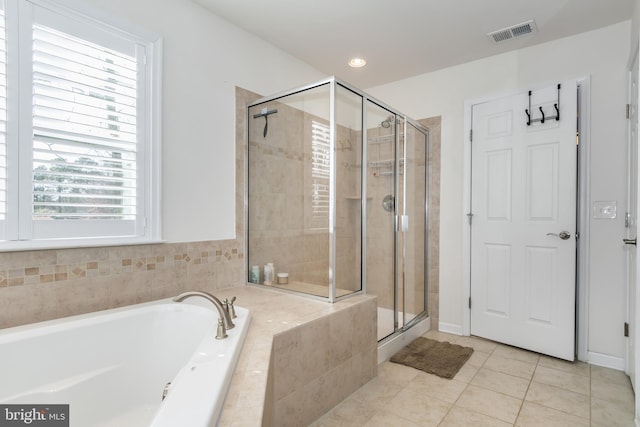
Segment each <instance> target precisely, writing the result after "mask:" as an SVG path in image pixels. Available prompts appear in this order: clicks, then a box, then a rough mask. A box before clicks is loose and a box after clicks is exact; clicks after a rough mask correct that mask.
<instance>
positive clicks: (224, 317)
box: [173, 291, 235, 340]
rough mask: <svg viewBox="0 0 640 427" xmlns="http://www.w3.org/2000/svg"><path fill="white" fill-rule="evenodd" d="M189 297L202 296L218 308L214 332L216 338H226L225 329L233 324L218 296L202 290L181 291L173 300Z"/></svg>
mask: <svg viewBox="0 0 640 427" xmlns="http://www.w3.org/2000/svg"><path fill="white" fill-rule="evenodd" d="M189 297H201V298H204V299H206V300H207V301H209V302H211V303H212V304H213V305H214V306H215V307H216V309H217V310H218V315H219V316H220V317H219V319H218V332H217V334H216V339H219V340H221V339H223V338H226V336H227V329H232V328H233V327H234V326H235V325H234V324H233V321H232V320H231V316H230V315H229V312H228V311H227V310H225V308H224V306H223V305H222V302H220V300H219V299H218V298H216V297H215V296H213V295H211V294H210V293H208V292H202V291H189V292H185V293H182V294H180V295H178V296H177V297H174V298H173V301H175V302H182V301H184V300H185V299H187V298H189Z"/></svg>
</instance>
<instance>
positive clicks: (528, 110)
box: [524, 83, 560, 126]
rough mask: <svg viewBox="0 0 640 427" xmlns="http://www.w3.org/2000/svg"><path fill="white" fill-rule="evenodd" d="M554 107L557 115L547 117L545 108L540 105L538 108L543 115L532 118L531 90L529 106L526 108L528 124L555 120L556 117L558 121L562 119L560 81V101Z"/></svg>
mask: <svg viewBox="0 0 640 427" xmlns="http://www.w3.org/2000/svg"><path fill="white" fill-rule="evenodd" d="M553 108H554V109H555V110H556V115H555V116H553V117H546V116H545V115H544V110H543V109H542V106H539V107H538V109H539V110H540V114H541V116H542V117H540V118H539V119H533V120H531V113H530V111H531V91H529V108H527V109H525V110H524V113H525V114H526V115H527V126H531V123H536V122H540V123H544V122H545V121H546V120H547V119H550V120H553V119H555V120H556V121H557V122H558V121H560V83H558V102H557V103H555V104H553Z"/></svg>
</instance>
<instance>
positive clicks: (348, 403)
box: [318, 397, 375, 427]
mask: <svg viewBox="0 0 640 427" xmlns="http://www.w3.org/2000/svg"><path fill="white" fill-rule="evenodd" d="M374 410H375V408H373V407H372V406H371V405H370V404H369V403H368V402H364V401H362V400H360V399H356V398H354V397H349V398H347V399H346V400H344V401H343V402H342V403H340V404H339V405H337V406H336V407H335V408H333V409H332V410H331V411H329V412H328V413H327V414H325V415H324V416H323V417H322V418H320V419H319V420H318V421H322V423H321V424H319V426H334V425H345V426H346V425H348V426H360V425H363V424H365V423H366V422H367V421H369V419H370V418H371V416H372V415H373V412H374ZM323 420H324V421H323ZM319 426H318V427H319Z"/></svg>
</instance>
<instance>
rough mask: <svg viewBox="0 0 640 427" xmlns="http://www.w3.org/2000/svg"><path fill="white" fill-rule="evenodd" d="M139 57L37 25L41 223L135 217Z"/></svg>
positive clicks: (37, 206) (36, 192)
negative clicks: (137, 66) (137, 67)
mask: <svg viewBox="0 0 640 427" xmlns="http://www.w3.org/2000/svg"><path fill="white" fill-rule="evenodd" d="M136 73H137V70H136V58H135V57H129V56H126V55H124V54H120V53H117V52H115V51H112V50H110V49H108V48H106V47H103V46H99V45H96V44H94V43H90V42H87V41H84V40H82V39H79V38H76V37H73V36H70V35H68V34H64V33H62V32H60V31H56V30H53V29H51V28H47V27H45V26H42V25H34V27H33V218H34V219H35V220H66V219H101V220H135V216H136V188H137V179H136V178H137V173H136V158H137V152H136V151H137V146H136V143H137V132H136V122H137V119H136V98H137V93H136Z"/></svg>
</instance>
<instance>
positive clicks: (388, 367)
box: [313, 331, 634, 427]
mask: <svg viewBox="0 0 640 427" xmlns="http://www.w3.org/2000/svg"><path fill="white" fill-rule="evenodd" d="M425 336H426V337H429V338H432V339H436V340H440V341H449V342H453V343H456V344H460V345H463V346H467V347H473V348H474V350H475V351H474V353H473V355H472V356H471V358H470V359H469V360H468V361H467V363H466V364H465V365H464V366H463V367H462V369H461V370H460V371H459V372H458V374H457V375H456V376H455V377H454V378H453V379H452V380H446V379H442V378H439V377H437V376H435V375H431V374H427V373H424V372H421V371H418V370H415V369H412V368H408V367H405V366H402V365H398V364H395V363H390V362H385V363H383V364H381V365H380V366H379V369H378V377H377V378H375V379H374V380H372V381H371V382H369V383H368V384H366V385H365V386H364V387H362V388H361V389H360V390H358V391H356V392H355V393H353V394H352V395H351V396H349V398H347V399H346V400H344V401H343V402H342V403H341V404H339V405H338V406H336V407H335V408H333V409H332V410H331V411H330V412H328V413H327V414H325V415H324V416H323V417H322V418H320V419H319V420H317V421H316V422H315V423H314V424H313V427H335V426H350V427H356V426H367V427H369V426H393V427H404V426H406V427H413V426H443V427H451V426H461V427H467V426H474V427H476V426H520V427H529V426H536V427H554V426H559V427H571V426H594V427H595V426H598V427H600V426H602V427H605V426H606V427H614V426H633V425H634V423H633V416H634V413H633V406H634V401H633V400H634V395H633V391H632V389H631V383H630V381H629V378H628V377H627V376H626V375H625V374H624V373H623V372H620V371H616V370H613V369H607V368H601V367H598V366H591V365H588V364H585V363H580V362H577V363H569V362H565V361H562V360H558V359H554V358H551V357H547V356H542V355H539V354H537V353H531V352H528V351H524V350H519V349H516V348H513V347H508V346H505V345H502V344H497V343H494V342H492V341H487V340H484V339H482V338H476V337H460V336H456V335H449V334H444V333H441V332H437V331H429V332H427V333H426V334H425Z"/></svg>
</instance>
